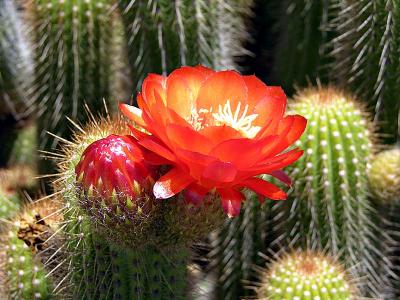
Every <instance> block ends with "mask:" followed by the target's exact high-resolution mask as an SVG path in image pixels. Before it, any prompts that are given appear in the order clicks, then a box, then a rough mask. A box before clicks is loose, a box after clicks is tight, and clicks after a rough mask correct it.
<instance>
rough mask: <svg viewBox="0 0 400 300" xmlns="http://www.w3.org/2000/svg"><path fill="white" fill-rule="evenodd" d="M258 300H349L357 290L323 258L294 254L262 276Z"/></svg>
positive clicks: (337, 266)
mask: <svg viewBox="0 0 400 300" xmlns="http://www.w3.org/2000/svg"><path fill="white" fill-rule="evenodd" d="M260 274H261V276H260V280H261V282H260V283H259V286H258V288H256V291H257V299H268V300H281V299H293V300H306V299H314V300H328V299H329V300H350V299H357V298H356V296H357V295H356V289H355V287H353V286H352V283H351V281H350V280H349V279H348V276H347V274H346V272H345V271H344V269H343V268H342V266H340V265H338V264H337V263H335V262H333V261H332V260H330V259H329V258H326V257H324V256H323V255H321V254H315V253H311V252H295V253H293V254H290V255H286V256H285V257H283V258H281V259H278V260H277V261H275V262H273V263H271V265H270V266H269V269H268V271H261V272H260Z"/></svg>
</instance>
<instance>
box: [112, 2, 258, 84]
mask: <svg viewBox="0 0 400 300" xmlns="http://www.w3.org/2000/svg"><path fill="white" fill-rule="evenodd" d="M118 2H119V7H120V10H121V13H122V17H123V21H124V24H125V30H126V36H127V39H128V43H129V46H128V53H129V62H130V65H131V73H132V79H133V83H134V84H135V85H136V87H140V85H141V82H142V80H143V79H144V77H145V76H146V75H147V73H150V72H151V73H157V74H164V75H165V74H167V73H169V72H171V71H172V70H173V69H175V68H177V67H179V66H181V65H197V64H199V63H200V64H203V65H206V66H209V67H213V68H216V69H221V68H224V69H225V68H228V69H234V68H235V67H236V65H235V62H234V57H235V56H239V55H243V54H246V53H247V52H246V50H245V49H244V48H243V46H242V44H241V43H242V42H243V41H244V40H245V39H246V38H247V35H248V33H247V31H246V27H245V19H246V16H248V15H249V13H250V10H251V7H252V4H253V0H240V1H237V0H228V1H227V0H224V1H222V0H217V1H209V0H195V1H192V0H190V1H187V0H183V1H165V0H162V1H152V0H145V1H134V0H119V1H118Z"/></svg>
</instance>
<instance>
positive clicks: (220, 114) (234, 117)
mask: <svg viewBox="0 0 400 300" xmlns="http://www.w3.org/2000/svg"><path fill="white" fill-rule="evenodd" d="M241 108H242V103H241V102H238V105H237V106H236V109H235V110H234V111H233V110H232V107H231V103H230V101H229V100H228V101H227V102H226V103H225V104H224V105H221V104H220V105H218V111H217V112H213V109H212V107H211V108H210V109H204V108H202V109H200V110H198V111H197V110H196V109H195V108H194V109H193V110H192V114H191V116H190V118H189V120H188V121H189V122H190V123H191V124H192V126H193V128H194V129H195V130H200V129H202V128H204V127H207V126H209V125H216V126H221V125H227V126H230V127H232V128H234V129H236V130H237V131H239V132H241V133H242V134H243V135H244V136H246V137H248V138H253V137H254V136H255V135H256V134H257V133H258V131H259V130H260V129H261V127H260V126H253V121H254V120H255V119H257V117H258V115H257V114H249V115H248V114H247V113H248V111H249V105H248V104H246V105H245V106H244V109H243V111H242V112H241Z"/></svg>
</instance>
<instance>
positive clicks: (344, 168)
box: [273, 87, 384, 296]
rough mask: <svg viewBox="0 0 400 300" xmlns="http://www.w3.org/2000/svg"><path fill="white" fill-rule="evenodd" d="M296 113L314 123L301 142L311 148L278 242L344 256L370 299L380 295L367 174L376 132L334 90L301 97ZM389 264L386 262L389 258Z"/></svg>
mask: <svg viewBox="0 0 400 300" xmlns="http://www.w3.org/2000/svg"><path fill="white" fill-rule="evenodd" d="M292 108H293V110H294V111H296V112H298V113H302V114H303V115H305V116H306V117H307V119H308V120H309V123H308V124H309V126H308V128H307V130H306V132H305V134H304V135H303V137H302V138H301V139H300V141H299V142H298V146H300V147H301V148H303V149H305V154H304V155H303V157H302V158H301V159H300V160H299V161H298V162H296V163H295V164H294V165H293V168H292V169H291V170H290V176H291V178H292V179H293V181H294V183H295V185H294V190H293V192H292V195H291V199H290V200H288V201H286V202H282V203H277V204H276V205H277V207H276V208H275V209H277V211H279V210H280V209H282V213H281V214H280V220H279V221H277V222H276V225H275V226H274V230H273V231H274V234H276V235H277V237H278V242H279V243H282V242H287V243H289V244H290V245H291V246H300V247H304V248H310V249H312V250H315V249H319V250H323V251H327V253H329V254H331V255H332V256H335V257H339V258H340V259H341V261H342V262H343V263H344V264H345V267H347V268H350V267H354V270H355V274H356V275H355V276H356V277H357V278H361V277H363V278H365V283H366V285H365V286H364V287H363V288H362V289H361V292H362V293H363V294H364V295H368V294H370V296H377V293H378V292H377V291H378V287H380V286H382V285H383V283H382V282H381V280H380V278H379V276H378V275H377V274H376V269H377V266H378V264H379V260H378V258H379V259H381V256H382V255H381V254H380V253H379V251H378V248H377V245H378V243H377V239H378V232H377V231H376V223H375V221H374V219H375V218H376V211H375V209H374V208H373V207H372V204H371V202H370V200H369V199H368V180H367V170H368V167H369V166H370V165H369V164H370V156H371V151H372V142H373V132H372V131H371V129H370V128H369V125H368V120H367V118H366V117H365V113H364V112H363V109H362V108H361V106H360V105H357V102H355V101H354V100H353V99H352V98H351V97H350V96H348V95H347V94H345V93H343V92H341V91H339V90H336V89H334V88H332V87H328V88H317V89H315V88H312V89H308V90H305V91H303V92H300V93H299V94H298V95H297V96H296V97H295V103H294V104H293V106H292ZM383 259H384V258H383Z"/></svg>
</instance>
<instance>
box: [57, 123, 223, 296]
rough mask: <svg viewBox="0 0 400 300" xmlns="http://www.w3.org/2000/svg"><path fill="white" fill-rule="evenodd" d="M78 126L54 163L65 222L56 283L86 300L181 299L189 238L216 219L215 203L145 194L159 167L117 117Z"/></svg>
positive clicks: (218, 211)
mask: <svg viewBox="0 0 400 300" xmlns="http://www.w3.org/2000/svg"><path fill="white" fill-rule="evenodd" d="M82 130H83V129H82ZM83 131H84V133H82V132H81V133H79V134H77V136H76V139H75V143H74V144H68V145H67V147H66V148H65V153H66V158H65V160H63V162H62V163H61V164H60V167H61V170H62V171H63V173H62V175H63V176H62V179H63V180H62V181H61V182H60V184H59V185H58V184H57V189H58V190H61V191H62V193H63V198H64V202H65V207H66V208H65V213H64V218H65V220H66V221H67V222H68V223H69V225H68V226H67V227H66V229H65V230H64V233H65V235H66V239H65V240H66V244H65V246H64V247H65V249H67V251H65V254H64V255H67V257H66V259H65V263H64V264H63V267H62V268H60V270H63V272H64V274H66V277H67V279H66V280H65V284H64V283H63V284H61V285H60V286H59V288H60V289H62V288H67V289H69V290H70V291H71V294H72V296H73V297H83V298H85V299H96V298H100V299H109V298H110V297H111V298H118V299H186V297H187V292H188V291H187V262H188V259H189V252H190V251H189V247H188V245H190V243H191V241H192V239H196V238H198V237H199V236H201V235H204V234H205V233H207V232H209V231H211V230H212V228H214V227H215V226H216V224H219V222H222V220H223V218H222V216H223V214H222V210H221V208H220V205H219V204H217V205H208V202H205V203H206V204H205V205H200V206H198V207H194V206H192V205H187V204H185V205H183V200H182V199H176V200H175V201H171V202H170V203H168V202H163V201H160V200H158V201H155V199H154V198H152V197H150V196H146V194H144V191H145V190H146V182H147V184H149V183H151V180H152V176H155V175H157V172H155V170H151V168H149V166H147V165H145V164H142V163H141V162H140V160H139V158H140V156H138V154H140V152H138V151H135V150H138V149H136V148H137V147H138V145H137V144H135V143H134V142H133V140H132V137H130V136H129V135H128V134H129V128H128V126H127V124H126V123H125V121H123V120H122V119H117V120H112V121H110V120H108V121H107V120H102V121H97V122H94V123H93V124H92V125H91V126H89V127H87V128H85V129H84V130H83ZM89 145H90V146H89ZM88 146H89V147H88ZM135 147H136V148H135ZM85 148H86V150H85ZM98 163H99V164H100V165H98ZM107 163H109V165H108V167H105V166H106V164H107ZM110 163H111V164H110ZM101 171H103V172H101ZM127 175H129V176H127ZM126 180H135V182H127V181H126ZM109 191H113V193H111V194H109ZM181 202H182V203H181ZM217 217H218V218H217ZM219 220H221V221H219ZM68 284H71V285H72V286H69V285H68ZM107 297H109V298H107Z"/></svg>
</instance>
